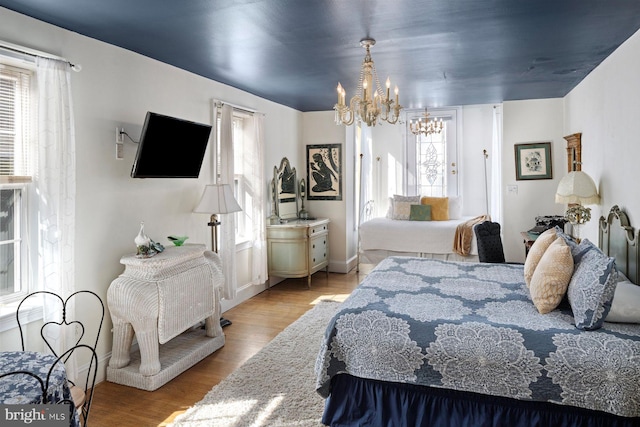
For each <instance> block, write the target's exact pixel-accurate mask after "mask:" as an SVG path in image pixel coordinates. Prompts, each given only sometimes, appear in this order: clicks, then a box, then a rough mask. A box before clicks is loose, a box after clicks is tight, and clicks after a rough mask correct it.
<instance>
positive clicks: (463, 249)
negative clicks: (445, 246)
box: [453, 215, 491, 256]
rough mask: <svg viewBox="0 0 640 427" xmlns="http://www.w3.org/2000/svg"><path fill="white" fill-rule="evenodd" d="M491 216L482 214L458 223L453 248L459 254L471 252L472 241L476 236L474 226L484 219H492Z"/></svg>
mask: <svg viewBox="0 0 640 427" xmlns="http://www.w3.org/2000/svg"><path fill="white" fill-rule="evenodd" d="M490 220H491V217H489V216H488V215H480V216H477V217H475V218H472V219H470V220H469V221H465V222H464V223H462V224H458V226H457V227H456V234H455V237H454V238H453V250H454V252H455V253H457V254H458V255H462V256H467V255H469V254H470V253H471V242H472V241H473V237H474V236H475V234H474V231H473V227H474V226H475V225H476V224H480V223H481V222H484V221H490Z"/></svg>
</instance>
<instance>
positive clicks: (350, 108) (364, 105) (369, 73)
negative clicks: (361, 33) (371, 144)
mask: <svg viewBox="0 0 640 427" xmlns="http://www.w3.org/2000/svg"><path fill="white" fill-rule="evenodd" d="M374 44H376V41H375V40H374V39H362V40H360V45H361V46H362V47H364V48H365V49H366V50H367V54H366V55H365V57H364V61H363V62H362V69H361V70H360V80H359V81H358V88H357V89H356V94H355V96H354V97H353V98H351V101H350V102H349V105H346V103H345V100H346V97H347V93H346V92H345V90H344V88H343V87H342V85H341V84H340V83H338V103H337V104H336V105H335V106H334V107H333V109H334V110H336V124H337V125H340V124H345V125H347V126H348V125H351V124H353V122H354V120H355V119H357V120H359V121H363V122H364V123H366V124H367V126H375V125H376V124H378V123H381V122H382V121H385V122H387V123H390V124H395V123H397V122H398V119H399V118H400V110H402V105H400V103H399V102H398V86H396V88H395V101H394V100H392V99H391V97H390V96H389V90H390V88H391V80H389V78H387V82H386V83H387V84H386V86H387V90H386V91H383V89H382V86H381V85H380V81H379V80H378V74H377V72H376V67H375V65H374V64H373V60H372V59H371V51H370V49H371V46H373V45H374Z"/></svg>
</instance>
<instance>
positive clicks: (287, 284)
mask: <svg viewBox="0 0 640 427" xmlns="http://www.w3.org/2000/svg"><path fill="white" fill-rule="evenodd" d="M366 272H367V268H366V267H364V269H363V270H361V271H360V273H356V272H351V273H348V274H336V273H329V276H328V277H327V276H326V275H325V273H324V272H318V273H316V274H314V275H313V277H312V282H311V288H310V289H309V288H308V287H307V282H306V278H304V279H287V280H285V281H283V282H280V283H278V284H277V285H275V286H272V287H271V288H270V289H269V290H266V291H264V292H262V293H260V294H259V295H256V296H255V297H253V298H251V299H250V300H248V301H245V302H243V303H242V304H240V305H238V306H236V307H234V308H232V309H230V310H228V311H227V312H225V313H224V317H225V318H228V319H230V320H231V321H232V322H233V324H232V325H230V326H227V327H225V328H224V333H225V340H226V342H225V345H224V347H222V348H221V349H220V350H218V351H216V352H215V353H214V354H212V355H210V356H208V357H207V358H205V359H204V360H202V361H201V362H199V363H198V364H196V365H195V366H193V367H192V368H191V369H189V370H187V371H186V372H184V373H182V374H181V375H179V376H178V377H176V378H175V379H173V380H172V381H170V382H169V383H167V384H165V385H164V386H162V387H161V388H159V389H158V390H156V391H152V392H149V391H144V390H138V389H136V388H132V387H127V386H123V385H119V384H114V383H110V382H102V383H100V384H98V385H97V386H96V390H95V394H94V398H93V404H92V406H91V415H90V417H89V425H91V426H95V427H107V426H108V427H111V426H116V425H117V426H119V427H147V426H148V427H155V426H164V425H166V424H167V423H169V422H170V421H171V420H172V419H173V418H174V417H175V416H177V415H178V414H180V413H181V412H184V411H185V410H186V409H188V408H189V407H190V406H192V405H193V404H194V403H196V402H198V401H199V400H201V399H202V398H203V397H204V395H205V394H206V393H207V392H208V391H209V390H210V389H211V388H212V387H213V386H214V385H216V384H218V383H219V382H220V381H222V380H223V379H224V378H226V377H227V376H228V375H229V374H230V373H232V372H233V371H234V370H235V369H237V368H238V367H240V366H241V365H242V364H243V363H244V362H245V361H247V360H248V359H249V358H250V357H251V356H253V355H254V354H256V353H257V352H258V351H260V349H262V348H263V347H264V346H265V345H266V344H267V343H269V342H270V341H271V340H272V339H273V338H274V337H275V336H276V335H278V334H279V333H280V332H282V330H283V329H284V328H286V327H287V326H288V325H290V324H291V323H293V322H294V321H295V320H297V319H298V318H299V317H300V316H301V315H302V314H304V313H305V312H306V311H307V310H310V309H311V308H312V307H313V304H314V303H316V302H317V301H318V300H320V299H323V298H325V299H336V300H343V299H344V298H345V297H346V296H347V295H348V294H349V293H351V291H352V290H353V289H354V288H355V287H356V286H357V284H358V283H359V282H360V281H361V280H362V279H363V278H364V276H365V275H366Z"/></svg>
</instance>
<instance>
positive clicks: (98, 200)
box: [0, 8, 303, 366]
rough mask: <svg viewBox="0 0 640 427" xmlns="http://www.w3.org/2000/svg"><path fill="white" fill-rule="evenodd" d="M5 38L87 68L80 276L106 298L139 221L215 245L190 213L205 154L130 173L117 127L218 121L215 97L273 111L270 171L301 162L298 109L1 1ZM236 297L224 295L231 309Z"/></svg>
mask: <svg viewBox="0 0 640 427" xmlns="http://www.w3.org/2000/svg"><path fill="white" fill-rule="evenodd" d="M0 40H4V41H7V42H11V43H15V44H19V45H23V46H27V47H31V48H34V49H39V50H42V51H45V52H49V53H52V54H55V55H59V56H63V57H65V58H67V59H69V60H70V61H72V62H74V63H78V64H81V65H82V67H83V70H82V72H80V73H72V75H71V85H72V98H73V104H74V111H75V125H76V144H77V189H76V219H77V227H76V245H75V247H76V263H75V267H76V275H75V282H76V288H77V289H89V290H93V291H95V292H96V293H98V295H100V296H101V297H102V299H103V301H105V303H106V292H107V288H108V286H109V284H110V283H111V281H112V280H113V279H115V278H116V277H117V276H118V275H119V274H120V273H122V271H123V266H122V265H121V264H120V263H119V260H120V258H121V257H122V256H123V255H125V254H130V253H132V252H133V251H135V246H134V243H133V239H134V237H135V236H136V234H137V233H138V229H139V227H140V222H141V221H144V222H145V231H146V232H147V234H148V235H149V236H150V237H151V238H152V239H154V240H157V241H159V242H161V243H164V244H169V243H168V240H167V239H166V236H168V235H171V234H178V235H188V236H190V238H189V240H188V241H187V243H206V244H207V245H210V229H209V227H208V226H207V222H208V218H207V216H206V215H201V214H193V213H192V212H191V211H192V209H193V208H194V207H195V205H196V203H197V202H198V200H199V197H200V195H201V192H202V190H203V188H204V185H205V184H207V183H208V182H209V181H210V177H211V173H210V162H209V161H208V155H207V158H206V160H205V164H204V165H203V169H202V173H201V176H200V178H199V179H197V180H193V179H162V180H160V179H146V180H142V179H132V178H130V177H129V174H130V171H131V165H132V163H133V158H134V155H135V150H136V146H135V145H134V144H132V143H126V144H125V150H124V160H116V159H115V146H114V144H115V128H116V126H121V127H124V128H125V130H126V131H127V132H128V133H129V135H131V136H132V137H133V138H134V139H137V138H138V137H139V135H140V131H141V127H142V124H143V121H144V117H145V114H146V112H147V111H148V110H151V111H155V112H159V113H163V114H167V115H172V116H176V117H181V118H185V119H189V120H193V121H198V122H203V123H211V117H212V114H211V100H212V99H213V98H216V99H221V100H224V101H227V102H230V103H233V104H238V105H243V106H246V107H250V108H253V109H256V110H258V111H260V112H263V113H265V114H266V119H265V153H266V160H265V171H266V172H265V173H266V174H267V178H268V179H270V178H271V174H272V173H273V165H275V164H276V163H278V164H279V161H280V158H282V157H283V156H285V155H287V156H289V157H290V158H292V159H296V160H297V161H298V163H299V164H300V165H301V164H302V158H303V157H302V156H303V154H302V148H301V135H302V125H303V116H302V113H300V112H299V111H296V110H293V109H291V108H288V107H285V106H282V105H279V104H275V103H273V102H270V101H267V100H265V99H262V98H258V97H256V96H254V95H251V94H248V93H246V92H243V91H240V90H237V89H235V88H232V87H230V86H226V85H223V84H220V83H217V82H214V81H211V80H208V79H205V78H203V77H200V76H197V75H194V74H192V73H188V72H186V71H183V70H180V69H177V68H175V67H172V66H169V65H166V64H163V63H160V62H158V61H155V60H152V59H149V58H146V57H143V56H141V55H138V54H136V53H133V52H130V51H126V50H124V49H121V48H118V47H115V46H111V45H108V44H105V43H102V42H99V41H96V40H93V39H90V38H87V37H84V36H80V35H78V34H76V33H72V32H70V31H66V30H63V29H61V28H57V27H54V26H52V25H48V24H45V23H43V22H40V21H37V20H34V19H31V18H28V17H26V16H23V15H20V14H17V13H14V12H12V11H9V10H7V9H4V8H0ZM177 148H179V147H177ZM222 226H224V224H223V225H222ZM261 289H262V287H253V289H249V290H248V291H247V292H248V293H255V292H258V291H260V290H261ZM247 292H245V293H247ZM244 296H246V295H244ZM232 304H233V302H225V305H226V306H227V307H228V306H230V305H232ZM110 331H111V320H110V318H109V317H108V316H107V319H106V323H105V325H104V329H103V334H102V337H101V340H100V344H99V348H98V354H99V356H100V357H101V358H104V357H105V355H107V354H108V353H109V352H110V350H111V332H110ZM8 336H11V335H10V334H9V335H5V336H2V341H1V344H0V350H7V349H11V348H16V345H17V343H15V340H13V339H5V337H8ZM102 366H105V365H104V364H102Z"/></svg>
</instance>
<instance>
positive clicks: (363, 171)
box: [358, 126, 374, 225]
mask: <svg viewBox="0 0 640 427" xmlns="http://www.w3.org/2000/svg"><path fill="white" fill-rule="evenodd" d="M360 155H361V157H360V178H361V179H360V201H359V204H358V205H359V209H360V212H359V215H358V225H360V224H361V223H363V222H364V221H366V220H368V219H370V217H371V214H372V209H373V206H372V204H373V203H374V200H373V173H372V172H373V153H372V148H371V128H370V127H368V126H363V127H361V132H360Z"/></svg>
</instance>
